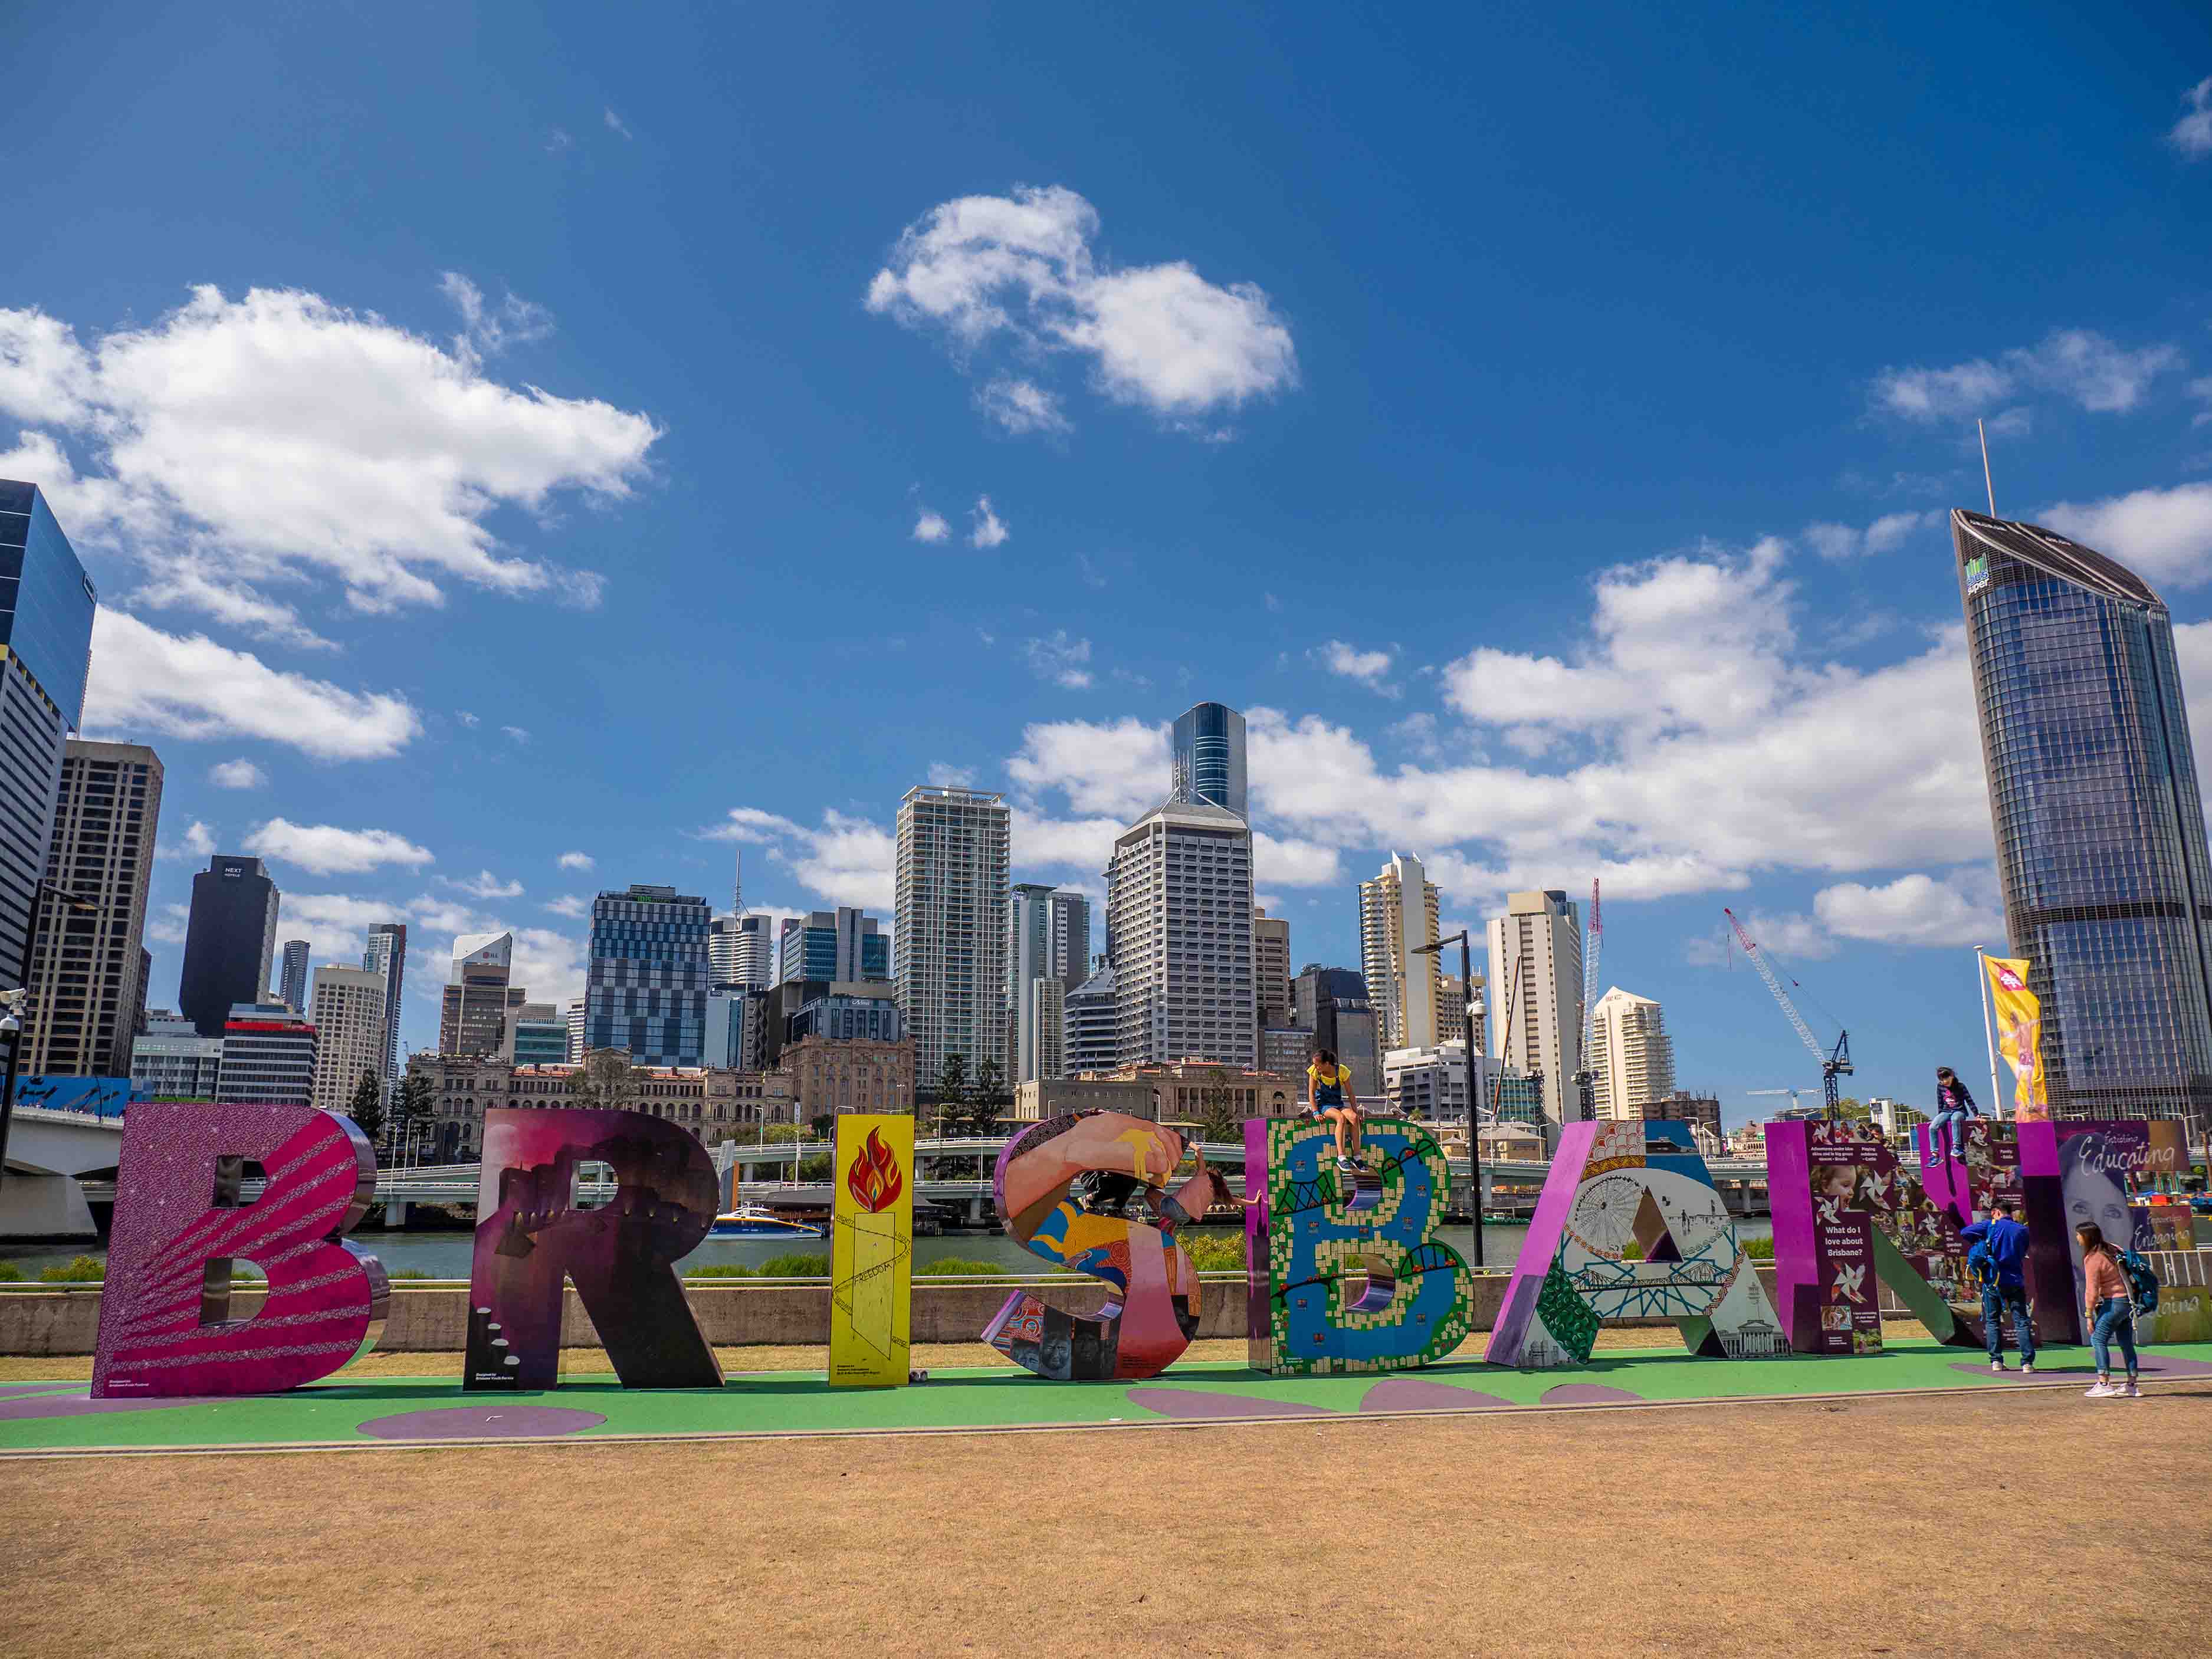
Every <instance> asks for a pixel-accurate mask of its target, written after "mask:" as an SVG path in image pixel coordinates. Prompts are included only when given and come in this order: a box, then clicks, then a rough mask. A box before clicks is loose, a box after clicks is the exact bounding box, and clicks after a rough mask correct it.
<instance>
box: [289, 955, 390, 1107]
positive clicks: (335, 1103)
mask: <svg viewBox="0 0 2212 1659" xmlns="http://www.w3.org/2000/svg"><path fill="white" fill-rule="evenodd" d="M384 983H385V977H384V972H383V970H382V969H378V968H345V967H340V966H339V965H337V963H325V965H324V966H322V967H320V968H318V969H315V974H314V981H313V989H312V990H311V991H310V992H309V993H308V1006H307V1008H306V1009H304V1010H302V1011H301V1012H304V1013H306V1015H307V1018H308V1020H309V1021H310V1022H311V1023H312V1024H313V1026H314V1028H315V1085H314V1092H313V1094H312V1095H310V1096H309V1097H308V1103H309V1104H310V1105H313V1106H317V1107H319V1108H321V1109H323V1110H324V1111H325V1112H343V1111H344V1110H345V1109H347V1108H348V1107H349V1106H350V1105H351V1104H352V1103H353V1091H355V1090H356V1089H357V1088H359V1087H360V1086H361V1079H362V1073H364V1072H365V1073H368V1075H369V1076H371V1077H373V1078H374V1079H376V1080H377V1081H378V1082H379V1083H380V1084H381V1083H382V1082H383V1080H384V1041H385V1023H384Z"/></svg>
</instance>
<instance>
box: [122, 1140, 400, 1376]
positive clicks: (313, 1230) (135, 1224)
mask: <svg viewBox="0 0 2212 1659" xmlns="http://www.w3.org/2000/svg"><path fill="white" fill-rule="evenodd" d="M247 1161H251V1162H252V1163H254V1164H258V1165H259V1166H260V1167H261V1168H262V1169H263V1170H264V1171H265V1172H266V1174H267V1177H268V1184H267V1185H266V1187H265V1188H264V1189H263V1191H262V1194H261V1196H260V1197H259V1198H258V1199H257V1200H254V1201H253V1202H252V1203H250V1204H245V1205H240V1203H239V1201H238V1200H239V1195H240V1194H239V1187H240V1176H241V1175H242V1173H243V1170H244V1165H245V1164H246V1162H247ZM375 1195H376V1154H375V1152H374V1151H373V1150H371V1148H370V1146H369V1144H368V1139H367V1138H366V1137H365V1136H363V1135H362V1132H361V1131H360V1130H359V1129H357V1128H356V1127H354V1121H353V1120H352V1119H351V1118H349V1117H341V1116H339V1115H337V1114H336V1113H332V1112H319V1111H317V1110H316V1109H314V1108H313V1107H311V1106H243V1105H212V1106H209V1105H198V1104H192V1105H173V1104H168V1103H159V1102H155V1101H140V1102H139V1103H137V1105H134V1106H133V1107H131V1109H130V1111H129V1112H128V1113H126V1114H125V1116H124V1120H123V1161H122V1164H121V1165H120V1167H119V1169H118V1173H117V1175H116V1180H115V1228H114V1232H113V1234H112V1237H111V1238H110V1240H109V1244H108V1251H107V1283H106V1287H105V1289H103V1291H101V1293H100V1352H99V1357H98V1358H96V1359H94V1362H93V1370H92V1393H93V1397H94V1399H97V1400H119V1399H131V1398H140V1399H143V1398H149V1397H153V1396H160V1397H162V1398H167V1399H173V1398H176V1397H178V1396H180V1395H234V1394H275V1393H277V1392H279V1391H280V1390H282V1389H295V1388H298V1387H299V1386H300V1385H301V1383H312V1382H313V1381H314V1380H315V1379H316V1378H317V1377H319V1376H329V1375H330V1374H331V1372H332V1371H334V1370H337V1368H338V1367H339V1366H341V1365H343V1364H345V1363H346V1362H347V1361H348V1360H349V1359H352V1358H355V1357H356V1355H357V1354H360V1353H362V1352H365V1351H367V1350H368V1348H369V1347H371V1346H374V1343H375V1341H376V1338H377V1334H378V1332H379V1331H380V1330H381V1329H382V1328H383V1325H384V1310H385V1304H386V1297H387V1296H388V1293H389V1286H388V1285H387V1284H386V1279H385V1275H384V1268H383V1267H382V1265H381V1264H380V1263H379V1262H378V1261H377V1259H376V1258H375V1257H374V1256H373V1255H367V1254H365V1253H364V1252H362V1251H361V1250H359V1249H356V1248H355V1247H354V1246H353V1245H350V1244H348V1243H345V1242H344V1240H343V1238H342V1237H340V1235H341V1234H343V1232H344V1231H345V1230H346V1229H347V1228H349V1227H350V1226H352V1225H354V1223H355V1222H356V1221H358V1220H360V1219H361V1218H362V1216H364V1215H366V1214H367V1213H368V1206H369V1203H370V1201H371V1200H373V1199H374V1197H375ZM233 1261H251V1262H253V1263H254V1264H256V1265H257V1266H258V1267H260V1268H261V1270H262V1271H263V1272H264V1273H266V1274H268V1276H269V1296H268V1299H267V1300H266V1301H264V1303H263V1304H261V1309H260V1311H259V1312H258V1313H256V1314H255V1315H254V1316H252V1318H251V1319H231V1318H228V1317H227V1316H228V1312H229V1303H230V1268H231V1263H232V1262H233Z"/></svg>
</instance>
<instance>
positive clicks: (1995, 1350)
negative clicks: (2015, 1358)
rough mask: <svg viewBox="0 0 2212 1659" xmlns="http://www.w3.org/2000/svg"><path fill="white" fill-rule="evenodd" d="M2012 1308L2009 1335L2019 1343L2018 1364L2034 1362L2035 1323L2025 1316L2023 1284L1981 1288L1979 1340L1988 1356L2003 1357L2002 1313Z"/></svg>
mask: <svg viewBox="0 0 2212 1659" xmlns="http://www.w3.org/2000/svg"><path fill="white" fill-rule="evenodd" d="M2008 1308H2009V1309H2011V1310H2012V1334H2013V1338H2014V1340H2015V1341H2017V1342H2018V1343H2019V1344H2020V1363H2021V1364H2023V1365H2032V1364H2034V1363H2035V1325H2034V1323H2033V1321H2031V1320H2030V1319H2029V1318H2028V1316H2027V1286H2026V1285H1984V1286H1983V1287H1982V1341H1983V1346H1985V1347H1986V1348H1988V1349H1989V1351H1990V1358H1991V1359H2002V1358H2003V1357H2004V1314H2005V1310H2006V1309H2008Z"/></svg>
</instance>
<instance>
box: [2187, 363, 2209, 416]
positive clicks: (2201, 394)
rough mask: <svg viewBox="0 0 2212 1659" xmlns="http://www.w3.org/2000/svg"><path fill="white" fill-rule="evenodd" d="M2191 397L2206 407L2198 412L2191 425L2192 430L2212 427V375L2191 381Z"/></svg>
mask: <svg viewBox="0 0 2212 1659" xmlns="http://www.w3.org/2000/svg"><path fill="white" fill-rule="evenodd" d="M2189 395H2190V396H2191V397H2192V398H2195V399H2196V400H2197V402H2198V403H2200V404H2205V405H2206V407H2205V408H2203V409H2202V410H2198V411H2197V416H2196V418H2195V419H2193V420H2191V422H2189V424H2190V425H2191V427H2192V428H2195V427H2200V426H2212V374H2207V375H2206V376H2204V377H2203V379H2202V380H2191V382H2190V383H2189Z"/></svg>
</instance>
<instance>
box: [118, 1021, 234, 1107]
mask: <svg viewBox="0 0 2212 1659" xmlns="http://www.w3.org/2000/svg"><path fill="white" fill-rule="evenodd" d="M130 1070H131V1096H132V1097H133V1098H134V1099H138V1100H213V1099H214V1098H215V1091H216V1082H217V1081H218V1079H220V1077H221V1075H222V1038H221V1037H204V1036H201V1035H200V1034H199V1032H198V1031H197V1030H194V1029H193V1026H192V1023H191V1021H190V1020H188V1019H186V1018H185V1017H184V1016H183V1015H182V1014H179V1013H174V1012H171V1011H170V1010H168V1009H166V1008H164V1009H159V1010H156V1011H155V1012H151V1013H149V1015H148V1016H147V1018H146V1031H145V1034H144V1035H143V1036H137V1037H133V1038H132V1039H131V1067H130Z"/></svg>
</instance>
